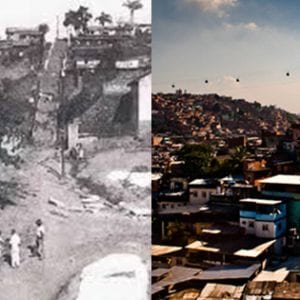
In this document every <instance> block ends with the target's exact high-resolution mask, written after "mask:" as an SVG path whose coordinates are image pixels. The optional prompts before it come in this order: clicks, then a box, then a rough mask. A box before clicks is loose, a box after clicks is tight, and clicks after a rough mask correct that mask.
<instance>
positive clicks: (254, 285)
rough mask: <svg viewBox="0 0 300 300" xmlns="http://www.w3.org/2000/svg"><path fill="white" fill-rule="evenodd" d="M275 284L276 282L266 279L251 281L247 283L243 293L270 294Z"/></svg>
mask: <svg viewBox="0 0 300 300" xmlns="http://www.w3.org/2000/svg"><path fill="white" fill-rule="evenodd" d="M275 286H276V282H274V281H268V282H256V281H251V282H248V283H247V286H246V288H245V291H244V294H245V295H256V296H259V295H261V296H263V295H270V294H272V293H273V291H274V289H275Z"/></svg>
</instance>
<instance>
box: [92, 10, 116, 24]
mask: <svg viewBox="0 0 300 300" xmlns="http://www.w3.org/2000/svg"><path fill="white" fill-rule="evenodd" d="M95 20H96V21H98V22H99V23H100V24H101V26H102V27H104V26H105V24H106V23H107V24H111V23H112V17H111V15H109V14H106V13H105V12H102V13H101V15H100V16H99V17H97V18H95Z"/></svg>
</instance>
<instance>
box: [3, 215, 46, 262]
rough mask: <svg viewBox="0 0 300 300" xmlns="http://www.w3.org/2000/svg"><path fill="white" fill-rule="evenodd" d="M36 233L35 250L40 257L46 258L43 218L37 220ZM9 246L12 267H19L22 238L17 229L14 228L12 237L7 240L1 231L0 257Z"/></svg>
mask: <svg viewBox="0 0 300 300" xmlns="http://www.w3.org/2000/svg"><path fill="white" fill-rule="evenodd" d="M35 224H36V235H35V246H34V250H35V251H34V252H35V254H36V255H37V256H38V257H39V259H43V258H44V240H45V227H44V225H43V222H42V220H41V219H38V220H36V222H35ZM7 244H8V246H9V256H10V264H11V267H12V268H18V267H19V266H20V246H21V238H20V235H19V234H18V233H17V231H16V230H15V229H12V231H11V235H10V237H9V238H8V239H7V242H6V241H5V240H4V239H3V237H2V232H1V231H0V257H1V258H2V257H3V255H4V250H5V246H6V245H7Z"/></svg>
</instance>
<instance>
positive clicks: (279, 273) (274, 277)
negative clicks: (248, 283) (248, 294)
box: [253, 268, 290, 282]
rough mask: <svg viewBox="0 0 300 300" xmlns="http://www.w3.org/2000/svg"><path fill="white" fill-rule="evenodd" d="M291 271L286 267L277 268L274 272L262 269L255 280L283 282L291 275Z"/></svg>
mask: <svg viewBox="0 0 300 300" xmlns="http://www.w3.org/2000/svg"><path fill="white" fill-rule="evenodd" d="M289 273H290V272H289V271H288V270H286V269H285V268H283V269H279V270H276V271H274V272H272V271H261V272H260V273H259V274H258V275H257V276H256V277H255V278H254V279H253V281H276V282H282V281H284V280H285V279H286V277H287V276H288V275H289Z"/></svg>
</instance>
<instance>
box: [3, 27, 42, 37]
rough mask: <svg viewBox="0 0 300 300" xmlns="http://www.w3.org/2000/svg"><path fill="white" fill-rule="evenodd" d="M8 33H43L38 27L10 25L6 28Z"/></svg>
mask: <svg viewBox="0 0 300 300" xmlns="http://www.w3.org/2000/svg"><path fill="white" fill-rule="evenodd" d="M6 33H7V34H9V33H11V34H13V33H22V34H29V35H43V33H42V32H40V31H39V30H38V29H37V28H24V27H8V28H6Z"/></svg>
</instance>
